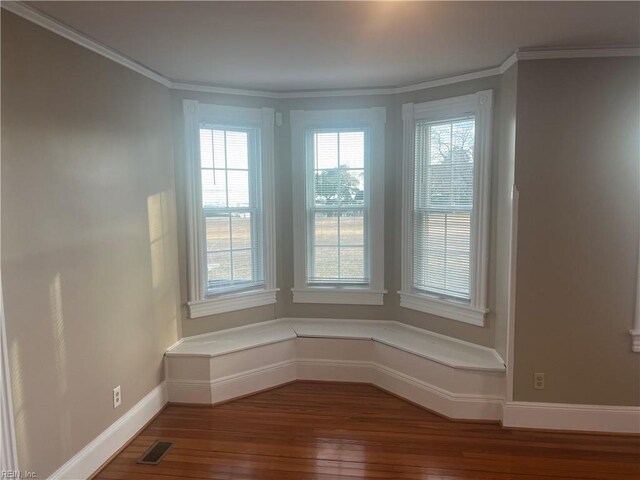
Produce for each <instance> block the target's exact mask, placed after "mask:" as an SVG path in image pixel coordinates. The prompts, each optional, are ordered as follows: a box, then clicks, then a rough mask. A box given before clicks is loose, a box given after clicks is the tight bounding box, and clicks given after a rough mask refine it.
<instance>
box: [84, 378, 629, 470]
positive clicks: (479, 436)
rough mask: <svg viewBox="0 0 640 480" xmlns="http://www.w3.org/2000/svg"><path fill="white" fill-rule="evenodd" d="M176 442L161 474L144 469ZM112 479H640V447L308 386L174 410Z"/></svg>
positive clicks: (124, 456) (373, 392)
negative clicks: (150, 456) (142, 460)
mask: <svg viewBox="0 0 640 480" xmlns="http://www.w3.org/2000/svg"><path fill="white" fill-rule="evenodd" d="M155 440H164V441H173V442H175V446H174V448H172V449H171V451H170V452H169V453H168V454H167V456H166V457H165V458H164V459H163V461H162V462H161V463H160V464H159V465H137V464H136V460H137V459H138V458H139V457H140V456H141V455H142V454H143V453H144V452H145V451H146V449H147V448H148V447H149V445H151V443H153V442H154V441H155ZM95 478H96V479H102V480H107V479H110V480H124V479H136V480H171V479H179V478H184V479H192V480H198V479H203V480H204V479H207V480H241V479H247V480H249V479H251V480H293V479H295V480H353V479H361V478H367V479H375V480H386V479H389V480H414V479H415V480H417V479H430V480H432V479H439V480H545V479H549V480H578V479H590V480H627V479H629V480H631V479H633V480H638V479H640V438H637V437H633V436H625V435H588V434H572V433H550V432H540V431H527V430H505V429H502V428H501V427H500V426H499V425H494V424H487V423H473V422H454V421H450V420H447V419H445V418H442V417H440V416H437V415H435V414H432V413H430V412H427V411H425V410H423V409H421V408H419V407H417V406H415V405H412V404H410V403H408V402H405V401H403V400H401V399H399V398H396V397H394V396H392V395H389V394H387V393H385V392H382V391H380V390H378V389H376V388H374V387H371V386H368V385H358V384H330V383H324V382H323V383H314V382H299V383H293V384H289V385H286V386H283V387H281V388H277V389H274V390H270V391H266V392H263V393H259V394H257V395H254V396H251V397H246V398H242V399H239V400H236V401H234V402H229V403H225V404H223V405H218V406H215V407H212V408H206V407H201V406H193V407H192V406H186V405H169V406H168V407H167V408H166V409H165V410H164V411H163V412H162V413H161V414H160V415H159V416H158V417H157V418H156V419H155V420H154V421H153V422H151V423H150V424H149V425H148V426H147V428H145V430H144V431H143V432H142V433H141V434H140V435H139V436H138V437H137V438H136V439H134V441H133V442H131V444H130V445H128V446H127V448H125V449H124V450H123V451H122V452H120V454H119V455H118V456H117V457H116V458H114V459H113V460H112V461H111V462H110V463H109V464H107V465H106V466H105V467H104V468H103V469H102V471H100V472H99V473H98V474H97V475H96V476H95Z"/></svg>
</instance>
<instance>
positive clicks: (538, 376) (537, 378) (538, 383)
mask: <svg viewBox="0 0 640 480" xmlns="http://www.w3.org/2000/svg"><path fill="white" fill-rule="evenodd" d="M533 388H534V389H536V390H544V373H534V374H533Z"/></svg>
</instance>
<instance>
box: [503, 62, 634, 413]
mask: <svg viewBox="0 0 640 480" xmlns="http://www.w3.org/2000/svg"><path fill="white" fill-rule="evenodd" d="M639 86H640V59H638V58H637V57H636V58H602V59H571V60H544V61H526V62H521V63H520V65H519V66H518V87H517V89H518V100H517V133H516V183H517V185H518V188H519V190H520V209H519V231H518V262H517V269H518V273H517V289H516V328H515V391H514V395H515V399H516V400H527V401H542V402H545V401H548V402H567V403H583V404H614V405H640V355H638V354H637V353H632V352H631V348H630V346H631V338H630V336H629V329H630V328H631V325H632V322H633V314H634V313H633V310H634V302H635V283H636V269H637V265H638V202H639V198H638V196H639V193H640V182H639V181H638V179H639V178H640V171H639V168H640V145H639V132H640V88H639ZM534 372H545V373H546V383H547V386H546V389H545V390H534V389H533V385H532V384H533V373H534Z"/></svg>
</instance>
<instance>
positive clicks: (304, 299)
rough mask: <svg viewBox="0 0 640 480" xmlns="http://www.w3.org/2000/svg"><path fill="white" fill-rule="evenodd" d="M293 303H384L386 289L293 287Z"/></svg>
mask: <svg viewBox="0 0 640 480" xmlns="http://www.w3.org/2000/svg"><path fill="white" fill-rule="evenodd" d="M291 291H292V292H293V303H330V304H335V305H383V304H384V294H385V293H387V291H386V290H381V291H375V290H367V289H358V288H348V287H345V288H331V287H316V288H313V287H308V288H292V289H291Z"/></svg>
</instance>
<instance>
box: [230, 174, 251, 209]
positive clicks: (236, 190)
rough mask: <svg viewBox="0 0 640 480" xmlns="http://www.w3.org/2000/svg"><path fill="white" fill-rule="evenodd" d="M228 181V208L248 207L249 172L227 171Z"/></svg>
mask: <svg viewBox="0 0 640 480" xmlns="http://www.w3.org/2000/svg"><path fill="white" fill-rule="evenodd" d="M227 179H228V181H229V207H231V208H238V207H248V206H249V172H248V171H246V170H244V171H243V170H227Z"/></svg>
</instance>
